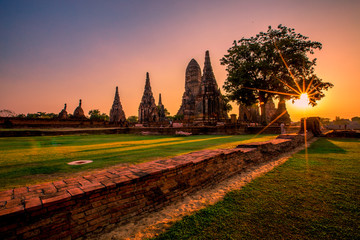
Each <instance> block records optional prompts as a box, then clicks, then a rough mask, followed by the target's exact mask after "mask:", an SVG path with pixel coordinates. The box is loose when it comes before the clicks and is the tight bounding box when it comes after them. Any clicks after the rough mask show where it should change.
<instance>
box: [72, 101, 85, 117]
mask: <svg viewBox="0 0 360 240" xmlns="http://www.w3.org/2000/svg"><path fill="white" fill-rule="evenodd" d="M73 118H76V119H85V118H86V117H85V114H84V110H83V109H82V107H81V99H80V100H79V106H78V107H77V108H76V109H75V111H74V114H73Z"/></svg>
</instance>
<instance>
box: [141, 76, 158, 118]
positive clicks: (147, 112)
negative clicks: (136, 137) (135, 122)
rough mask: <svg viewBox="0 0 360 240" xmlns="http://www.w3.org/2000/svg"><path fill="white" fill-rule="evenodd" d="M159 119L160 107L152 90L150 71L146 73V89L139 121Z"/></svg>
mask: <svg viewBox="0 0 360 240" xmlns="http://www.w3.org/2000/svg"><path fill="white" fill-rule="evenodd" d="M158 120H159V114H158V108H157V106H156V104H155V99H154V96H153V93H152V91H151V86H150V77H149V73H148V72H147V73H146V81H145V89H144V94H143V96H142V99H141V102H140V106H139V122H140V123H149V122H157V121H158Z"/></svg>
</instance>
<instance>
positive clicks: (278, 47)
mask: <svg viewBox="0 0 360 240" xmlns="http://www.w3.org/2000/svg"><path fill="white" fill-rule="evenodd" d="M321 48H322V44H321V43H319V42H313V41H310V40H308V37H306V36H303V35H301V34H299V33H296V32H295V31H294V29H292V28H287V27H285V26H282V25H279V26H278V28H277V29H272V27H271V26H269V28H268V31H267V32H260V33H259V34H257V35H256V36H255V37H251V38H242V39H240V40H239V41H234V43H233V46H232V47H231V48H229V49H228V54H226V55H225V56H224V57H223V58H222V59H221V64H222V65H226V70H227V71H228V77H227V79H226V81H225V83H224V90H225V91H226V93H227V95H226V96H227V97H228V98H229V99H230V100H232V101H236V102H237V103H239V104H240V103H242V104H245V105H246V106H250V105H252V104H254V103H260V107H261V119H262V122H263V123H266V112H265V111H266V110H265V104H266V103H267V101H268V100H269V99H270V98H273V97H277V98H280V100H285V99H296V98H299V97H300V95H301V93H302V92H306V91H308V92H310V91H311V92H310V93H311V94H312V95H311V97H312V98H311V104H312V105H316V101H317V100H319V99H321V98H322V97H324V96H325V95H324V93H323V90H328V88H330V87H332V86H333V85H332V84H331V83H328V82H323V81H322V80H321V79H320V78H318V77H317V76H316V74H315V73H314V66H316V59H313V60H310V59H309V57H308V54H313V53H314V50H316V49H321Z"/></svg>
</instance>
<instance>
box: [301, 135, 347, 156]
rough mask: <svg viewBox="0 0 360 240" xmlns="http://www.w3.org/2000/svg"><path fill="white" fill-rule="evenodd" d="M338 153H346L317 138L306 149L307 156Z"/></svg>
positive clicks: (331, 143)
mask: <svg viewBox="0 0 360 240" xmlns="http://www.w3.org/2000/svg"><path fill="white" fill-rule="evenodd" d="M330 153H340V154H345V153H347V151H346V150H345V149H343V148H341V147H339V146H338V145H336V144H335V143H334V141H330V140H328V139H326V138H319V140H317V141H316V142H314V143H313V144H311V146H310V147H309V148H308V154H330Z"/></svg>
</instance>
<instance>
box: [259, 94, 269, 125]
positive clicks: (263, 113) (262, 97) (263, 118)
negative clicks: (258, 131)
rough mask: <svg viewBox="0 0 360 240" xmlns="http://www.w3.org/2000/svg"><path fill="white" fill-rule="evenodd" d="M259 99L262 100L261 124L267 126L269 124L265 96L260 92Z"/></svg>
mask: <svg viewBox="0 0 360 240" xmlns="http://www.w3.org/2000/svg"><path fill="white" fill-rule="evenodd" d="M259 100H260V109H261V124H262V125H263V126H266V125H267V119H266V107H265V104H266V102H265V96H263V95H262V94H260V95H259Z"/></svg>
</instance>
